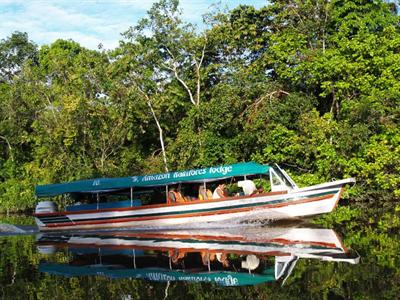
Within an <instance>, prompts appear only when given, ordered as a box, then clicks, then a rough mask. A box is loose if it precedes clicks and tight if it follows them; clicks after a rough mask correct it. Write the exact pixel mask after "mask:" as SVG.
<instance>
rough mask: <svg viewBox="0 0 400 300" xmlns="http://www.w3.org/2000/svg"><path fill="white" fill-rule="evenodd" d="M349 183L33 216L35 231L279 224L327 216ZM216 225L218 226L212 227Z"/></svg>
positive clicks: (347, 181)
mask: <svg viewBox="0 0 400 300" xmlns="http://www.w3.org/2000/svg"><path fill="white" fill-rule="evenodd" d="M349 182H353V181H352V180H342V181H340V182H339V181H338V182H332V183H326V184H323V185H318V186H315V189H313V188H312V187H308V188H305V189H298V190H293V191H290V192H289V193H279V192H278V193H269V194H261V195H254V196H247V197H231V198H226V199H218V200H208V201H192V202H187V203H180V204H162V205H147V206H141V207H128V208H122V209H121V208H120V209H100V210H91V211H74V212H56V213H38V214H36V215H35V217H36V218H35V219H36V223H37V225H38V226H39V229H40V230H41V231H46V230H73V229H98V228H116V227H132V228H169V227H173V226H182V225H184V226H185V227H188V228H191V227H198V226H199V224H200V225H201V224H204V223H216V224H215V226H216V227H218V226H221V225H222V224H224V222H226V221H227V220H229V221H232V220H233V221H237V222H243V221H247V220H280V219H290V218H297V217H306V216H312V215H318V214H323V213H329V212H331V211H332V210H333V209H334V208H335V206H336V205H337V203H338V201H339V199H340V195H341V193H342V191H343V185H344V184H346V183H349ZM218 222H221V223H222V224H218Z"/></svg>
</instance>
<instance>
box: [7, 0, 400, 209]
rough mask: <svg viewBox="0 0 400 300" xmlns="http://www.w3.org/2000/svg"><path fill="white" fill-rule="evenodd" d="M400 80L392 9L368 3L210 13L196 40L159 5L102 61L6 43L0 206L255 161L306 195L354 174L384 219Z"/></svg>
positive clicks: (394, 188) (395, 173)
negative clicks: (119, 180) (135, 178)
mask: <svg viewBox="0 0 400 300" xmlns="http://www.w3.org/2000/svg"><path fill="white" fill-rule="evenodd" d="M399 79H400V25H399V16H398V12H397V7H396V5H395V4H391V3H388V2H386V1H378V0H377V1H360V0H357V1H339V0H333V1H324V0H310V1H280V0H278V1H269V3H268V4H267V5H266V6H265V7H262V8H260V9H256V8H254V7H252V6H246V5H242V6H238V7H237V8H235V9H233V10H231V11H227V10H223V9H220V8H215V9H212V10H210V13H209V14H208V15H205V16H204V25H203V26H202V27H201V28H196V27H195V26H194V25H193V24H189V23H186V22H184V21H183V19H182V15H181V10H180V8H179V3H178V1H177V0H161V1H159V2H156V3H155V4H154V5H153V6H152V8H151V9H150V10H149V11H148V14H147V16H146V17H145V18H143V19H142V20H140V21H139V22H138V23H137V24H132V27H130V28H126V32H124V33H123V34H122V37H121V40H120V43H119V46H118V47H117V48H115V49H112V50H105V49H103V48H102V47H101V45H99V49H98V50H89V49H86V48H84V47H82V46H81V45H79V44H78V43H76V42H74V41H73V40H56V41H54V43H52V44H50V45H43V46H41V47H39V46H37V45H36V44H35V43H34V42H33V41H31V40H30V39H29V36H28V33H22V32H15V33H13V34H12V35H11V36H9V37H7V38H5V39H3V40H1V41H0V104H1V105H0V149H1V156H0V210H1V211H3V212H5V211H7V212H15V211H21V210H26V209H30V208H32V207H34V205H35V202H36V201H37V200H35V197H34V186H35V185H36V184H44V183H55V182H63V181H70V180H77V179H84V178H93V177H103V176H105V177H113V176H128V175H136V174H145V173H155V172H164V171H165V170H181V169H187V168H195V167H202V166H211V165H219V164H229V163H234V162H239V161H251V160H254V161H257V162H260V163H269V162H276V163H278V164H280V165H282V166H283V167H284V168H285V169H286V170H288V172H290V173H291V175H293V176H294V178H295V179H296V180H297V181H298V182H299V183H300V185H305V184H314V183H319V182H323V181H327V180H332V179H335V178H344V177H349V176H352V177H355V178H356V179H357V184H356V185H355V187H353V188H352V189H350V190H348V194H347V195H345V196H346V197H347V199H350V200H348V202H349V203H348V204H349V205H350V206H351V207H352V208H354V209H369V208H374V209H379V210H381V213H393V214H394V213H395V212H396V209H397V210H399V205H398V204H397V200H396V199H398V198H399V197H400V127H399V123H400V100H399V99H400V80H399ZM346 197H345V198H346ZM378 199H379V200H378Z"/></svg>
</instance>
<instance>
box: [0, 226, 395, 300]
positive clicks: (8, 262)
mask: <svg viewBox="0 0 400 300" xmlns="http://www.w3.org/2000/svg"><path fill="white" fill-rule="evenodd" d="M344 231H348V239H347V240H348V243H349V244H352V247H353V248H354V249H357V250H358V251H359V252H360V253H361V254H362V262H361V263H360V264H359V265H349V264H345V263H331V262H323V261H317V260H306V259H302V260H300V261H299V262H298V264H297V265H296V268H295V270H294V272H293V274H292V275H291V276H290V277H289V279H288V280H287V281H286V283H285V285H284V286H283V287H281V282H279V281H278V282H276V283H268V284H262V285H258V286H249V287H238V288H222V287H217V286H215V285H210V284H207V283H188V282H171V283H170V286H169V289H168V296H169V297H170V298H171V299H188V298H193V299H242V298H243V299H245V297H248V299H272V298H273V299H299V298H302V299H325V298H330V297H334V298H335V299H336V298H339V299H342V298H343V299H352V298H363V299H364V298H365V299H394V298H396V295H397V292H398V282H399V280H400V277H399V272H398V269H397V268H398V261H397V264H396V259H397V260H398V258H397V253H398V250H399V246H400V244H399V242H398V240H397V239H396V238H395V236H390V235H387V234H384V233H382V231H380V229H376V230H370V229H365V230H359V229H358V231H354V232H352V231H351V228H350V227H349V228H344ZM35 249H36V246H35V237H33V236H14V237H7V238H2V239H0V285H1V298H2V299H16V298H21V297H23V298H28V299H121V298H126V297H131V299H150V298H151V299H161V298H163V297H164V296H165V282H148V281H143V280H130V279H118V280H117V279H110V278H106V277H103V276H93V277H86V276H83V277H73V278H66V277H61V276H54V275H49V274H43V273H39V272H38V271H37V265H38V263H39V261H40V260H42V259H44V258H45V259H46V261H49V262H54V263H66V262H68V261H69V259H70V257H69V256H68V255H67V254H66V253H64V252H57V253H56V254H55V255H54V256H43V255H42V254H39V253H37V252H36V250H35ZM377 249H379V251H377ZM393 259H394V261H393ZM129 295H130V296H129Z"/></svg>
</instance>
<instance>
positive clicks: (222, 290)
mask: <svg viewBox="0 0 400 300" xmlns="http://www.w3.org/2000/svg"><path fill="white" fill-rule="evenodd" d="M0 220H1V222H0V223H2V224H1V225H0V282H1V290H0V298H1V299H19V298H21V299H230V300H232V299H400V297H399V295H400V268H399V266H398V262H399V260H398V250H399V249H398V246H399V243H398V239H397V238H398V233H396V232H394V233H388V232H383V231H382V230H378V229H377V230H374V229H371V228H370V229H368V227H362V228H364V229H362V230H361V229H357V228H358V227H357V226H350V224H346V225H343V224H342V225H340V226H337V227H336V228H333V227H332V226H326V225H325V226H324V227H321V226H316V225H314V224H311V223H307V222H301V224H299V223H291V224H283V223H282V224H274V225H271V224H267V225H265V224H264V225H262V224H251V225H246V226H226V227H225V228H219V229H212V228H202V229H191V230H188V229H182V228H181V229H179V230H168V231H159V230H154V231H131V230H119V231H112V230H108V231H107V230H106V231H99V232H74V233H68V232H64V233H57V234H43V233H38V232H37V231H36V229H35V227H34V226H32V225H33V220H32V218H30V217H19V218H3V219H0ZM6 224H14V225H18V226H13V225H6ZM353 225H354V224H353Z"/></svg>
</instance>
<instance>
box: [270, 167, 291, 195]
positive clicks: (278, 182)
mask: <svg viewBox="0 0 400 300" xmlns="http://www.w3.org/2000/svg"><path fill="white" fill-rule="evenodd" d="M269 172H270V182H271V192H278V191H287V190H289V189H290V187H289V186H288V185H287V184H286V183H285V182H284V180H283V179H282V178H281V177H279V176H278V174H277V173H276V172H275V170H274V169H272V168H271V169H269Z"/></svg>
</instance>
